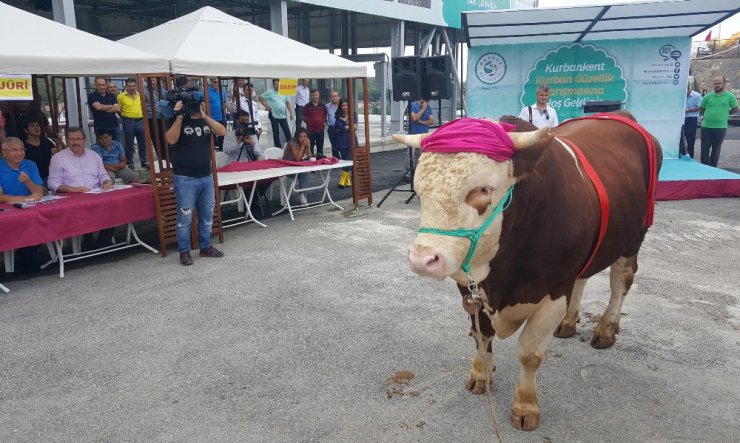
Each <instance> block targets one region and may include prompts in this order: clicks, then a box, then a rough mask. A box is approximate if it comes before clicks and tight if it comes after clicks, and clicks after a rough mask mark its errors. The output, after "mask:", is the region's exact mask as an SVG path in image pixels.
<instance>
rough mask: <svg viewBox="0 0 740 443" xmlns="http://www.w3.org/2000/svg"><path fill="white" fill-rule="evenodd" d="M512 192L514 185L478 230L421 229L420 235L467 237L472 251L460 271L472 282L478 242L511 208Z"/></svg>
mask: <svg viewBox="0 0 740 443" xmlns="http://www.w3.org/2000/svg"><path fill="white" fill-rule="evenodd" d="M512 192H514V186H513V185H512V186H511V187H510V188H509V190H508V191H506V194H505V195H504V198H502V199H501V201H500V202H499V203H498V205H496V209H494V210H493V212H492V213H491V215H489V216H488V219H486V221H485V222H483V224H482V225H480V227H479V228H478V229H434V228H419V234H437V235H448V236H451V237H465V238H467V239H468V240H470V249H469V250H468V256H467V257H465V263H463V264H462V266H460V269H462V270H463V272H465V273H466V274H467V275H468V277H469V278H470V280H471V281H472V277H470V260H471V259H472V258H473V254H474V253H475V248H476V246H478V240H479V239H480V237H481V235H483V233H484V232H486V230H487V229H488V227H489V226H491V223H493V220H495V219H496V217H497V216H498V215H499V214H500V213H501V212H503V211H504V210H505V209H506V208H508V207H509V204H511V195H512ZM488 207H489V208H490V207H491V206H490V205H489V206H488Z"/></svg>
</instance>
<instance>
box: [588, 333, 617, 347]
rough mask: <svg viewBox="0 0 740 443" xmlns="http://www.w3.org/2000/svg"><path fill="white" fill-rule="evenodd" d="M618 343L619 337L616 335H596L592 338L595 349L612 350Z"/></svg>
mask: <svg viewBox="0 0 740 443" xmlns="http://www.w3.org/2000/svg"><path fill="white" fill-rule="evenodd" d="M616 342H617V337H616V336H614V335H611V336H608V335H596V334H594V336H593V337H591V346H592V347H593V348H595V349H606V348H611V347H612V345H613V344H614V343H616Z"/></svg>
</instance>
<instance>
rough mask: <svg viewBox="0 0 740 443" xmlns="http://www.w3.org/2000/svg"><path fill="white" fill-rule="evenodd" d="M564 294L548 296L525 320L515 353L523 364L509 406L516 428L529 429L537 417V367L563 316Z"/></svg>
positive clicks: (538, 409) (538, 419)
mask: <svg viewBox="0 0 740 443" xmlns="http://www.w3.org/2000/svg"><path fill="white" fill-rule="evenodd" d="M566 303H567V301H566V298H565V297H560V298H558V299H557V300H550V298H549V297H547V298H546V300H545V301H544V302H543V303H542V306H540V307H539V308H538V309H537V311H535V313H534V314H533V315H532V316H531V317H530V318H529V319H528V320H527V325H526V326H525V327H524V330H523V331H522V334H521V335H520V336H519V342H518V343H517V345H518V347H517V357H519V362H520V363H521V365H522V372H521V374H520V375H519V382H518V383H517V384H516V392H515V394H514V404H513V405H512V406H511V424H512V426H514V427H515V428H517V429H521V430H525V431H531V430H533V429H535V428H536V427H537V424H538V423H539V421H540V406H539V402H538V401H537V369H538V368H539V367H540V363H542V357H543V356H544V355H545V348H547V343H548V342H549V341H550V338H551V337H552V336H553V331H555V328H557V327H558V324H559V323H560V321H561V320H562V319H563V315H565V311H566Z"/></svg>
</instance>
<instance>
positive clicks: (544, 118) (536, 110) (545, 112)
mask: <svg viewBox="0 0 740 443" xmlns="http://www.w3.org/2000/svg"><path fill="white" fill-rule="evenodd" d="M549 101H550V86H549V85H540V86H539V87H537V102H536V103H535V104H533V105H530V106H525V107H523V108H522V112H520V113H519V118H521V119H522V120H526V121H528V122H530V123H532V124H533V125H535V126H537V127H538V128H541V127H543V126H545V125H548V126H550V127H551V128H554V127H555V126H557V125H558V114H557V113H556V112H555V110H554V109H553V108H552V107H550V106H549V105H548V104H547V103H548V102H549Z"/></svg>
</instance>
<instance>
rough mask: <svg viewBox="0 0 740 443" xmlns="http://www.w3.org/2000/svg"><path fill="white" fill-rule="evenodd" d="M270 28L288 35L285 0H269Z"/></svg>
mask: <svg viewBox="0 0 740 443" xmlns="http://www.w3.org/2000/svg"><path fill="white" fill-rule="evenodd" d="M270 30H271V31H272V32H274V33H276V34H280V35H282V36H284V37H288V3H287V2H286V0H270Z"/></svg>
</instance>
